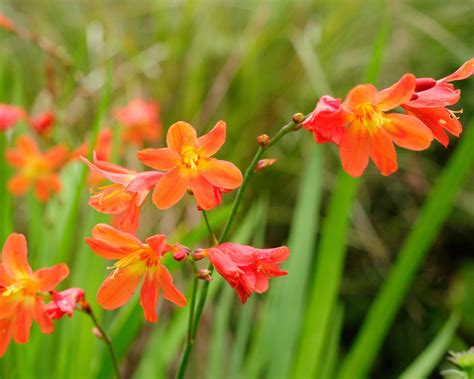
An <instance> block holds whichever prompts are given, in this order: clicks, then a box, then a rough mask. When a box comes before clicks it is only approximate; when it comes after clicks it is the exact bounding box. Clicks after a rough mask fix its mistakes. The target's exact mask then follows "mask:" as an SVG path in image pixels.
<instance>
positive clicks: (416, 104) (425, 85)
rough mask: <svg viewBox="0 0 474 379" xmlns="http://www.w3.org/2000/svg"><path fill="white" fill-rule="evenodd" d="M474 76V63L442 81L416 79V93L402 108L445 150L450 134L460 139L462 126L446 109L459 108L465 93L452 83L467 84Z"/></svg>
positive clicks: (454, 115)
mask: <svg viewBox="0 0 474 379" xmlns="http://www.w3.org/2000/svg"><path fill="white" fill-rule="evenodd" d="M471 75H474V59H471V60H469V61H467V62H466V63H464V64H463V65H462V66H461V67H460V68H459V69H458V70H456V71H455V72H453V73H452V74H451V75H448V76H446V77H444V78H442V79H439V80H435V79H432V78H419V79H416V88H415V93H414V95H413V96H412V98H411V99H410V101H408V102H407V103H405V104H402V107H403V108H404V109H405V110H406V112H407V114H409V115H412V116H415V117H417V118H418V119H419V120H420V121H422V122H423V123H424V124H425V125H426V126H427V127H428V128H430V129H431V131H432V132H433V135H434V138H436V140H438V141H439V142H440V143H441V144H442V145H443V146H445V147H447V146H448V144H449V137H448V135H447V134H446V131H447V132H449V133H450V134H452V135H454V136H456V137H459V135H460V134H461V132H462V125H461V123H460V122H459V120H458V117H457V116H456V112H453V111H451V110H449V109H448V108H446V106H449V105H454V104H456V103H457V102H458V101H459V99H460V97H461V91H460V90H458V89H455V88H454V86H453V85H452V84H451V82H453V81H456V80H463V79H466V78H468V77H470V76H471Z"/></svg>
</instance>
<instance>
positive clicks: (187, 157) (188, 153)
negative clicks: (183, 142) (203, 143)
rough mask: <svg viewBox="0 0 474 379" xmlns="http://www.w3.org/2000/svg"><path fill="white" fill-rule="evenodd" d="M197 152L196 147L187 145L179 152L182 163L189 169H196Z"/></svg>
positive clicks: (197, 162)
mask: <svg viewBox="0 0 474 379" xmlns="http://www.w3.org/2000/svg"><path fill="white" fill-rule="evenodd" d="M199 158H200V157H199V153H198V152H197V151H196V149H194V148H192V147H189V148H187V149H184V150H183V152H182V153H181V161H182V163H183V164H184V165H185V166H186V167H187V168H189V169H190V170H196V169H197V166H198V164H199Z"/></svg>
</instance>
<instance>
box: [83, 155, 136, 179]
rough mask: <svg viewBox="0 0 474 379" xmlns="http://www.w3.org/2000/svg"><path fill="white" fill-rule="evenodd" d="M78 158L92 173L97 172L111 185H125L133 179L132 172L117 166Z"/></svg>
mask: <svg viewBox="0 0 474 379" xmlns="http://www.w3.org/2000/svg"><path fill="white" fill-rule="evenodd" d="M79 158H80V159H81V161H83V162H84V163H85V164H86V165H88V166H89V168H90V169H91V170H92V171H93V172H97V173H98V174H100V175H102V176H103V177H104V178H106V179H108V180H110V181H111V182H112V183H116V184H121V185H127V184H128V183H130V181H131V180H132V179H133V178H134V174H135V173H134V172H133V171H129V170H127V169H125V168H123V167H121V166H119V165H116V164H113V163H110V162H105V161H97V160H94V163H91V162H89V160H87V159H86V158H84V157H82V156H81V157H79Z"/></svg>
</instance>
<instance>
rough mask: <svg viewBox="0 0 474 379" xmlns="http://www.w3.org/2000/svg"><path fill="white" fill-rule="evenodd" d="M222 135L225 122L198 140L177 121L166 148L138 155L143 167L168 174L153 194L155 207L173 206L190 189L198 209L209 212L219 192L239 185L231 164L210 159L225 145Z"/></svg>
mask: <svg viewBox="0 0 474 379" xmlns="http://www.w3.org/2000/svg"><path fill="white" fill-rule="evenodd" d="M225 132H226V124H225V122H223V121H219V122H218V123H217V124H216V126H214V128H213V129H212V130H211V131H210V132H209V133H207V134H205V135H204V136H202V137H199V138H197V136H196V130H194V128H193V127H192V126H191V125H190V124H188V123H186V122H183V121H179V122H177V123H175V124H173V125H172V126H171V127H170V128H169V130H168V134H167V136H166V142H167V145H168V147H166V148H162V149H145V150H142V151H139V152H138V159H140V160H141V161H142V162H143V163H144V164H145V165H147V166H150V167H152V168H154V169H157V170H166V171H167V173H166V174H165V175H164V176H163V178H162V179H161V180H160V181H159V182H158V183H157V184H156V186H155V191H154V193H153V202H154V203H155V205H156V206H157V207H158V208H160V209H166V208H169V207H171V206H172V205H174V204H176V203H177V202H178V201H179V200H180V199H181V198H182V197H183V196H184V194H185V193H186V190H187V189H188V188H190V189H191V190H192V192H193V194H194V197H195V198H196V202H197V204H198V206H199V207H200V208H201V209H205V210H208V209H212V208H214V207H216V206H217V205H219V204H220V202H221V200H222V196H221V194H222V192H226V191H228V190H233V189H235V188H237V187H239V186H240V184H241V183H242V173H241V172H240V170H239V169H238V168H237V167H236V166H234V165H233V164H232V163H230V162H227V161H221V160H218V159H215V158H212V156H213V155H214V154H215V153H216V152H217V151H219V149H220V148H221V146H222V145H223V144H224V142H225Z"/></svg>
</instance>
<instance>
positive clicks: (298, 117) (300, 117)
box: [293, 113, 304, 124]
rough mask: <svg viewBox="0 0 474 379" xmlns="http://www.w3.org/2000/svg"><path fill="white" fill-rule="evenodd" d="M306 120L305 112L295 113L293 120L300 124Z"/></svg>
mask: <svg viewBox="0 0 474 379" xmlns="http://www.w3.org/2000/svg"><path fill="white" fill-rule="evenodd" d="M303 121H304V114H303V113H295V114H294V115H293V122H294V123H296V124H299V123H301V122H303Z"/></svg>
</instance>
